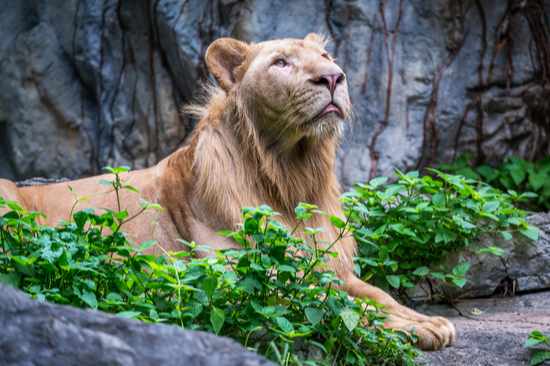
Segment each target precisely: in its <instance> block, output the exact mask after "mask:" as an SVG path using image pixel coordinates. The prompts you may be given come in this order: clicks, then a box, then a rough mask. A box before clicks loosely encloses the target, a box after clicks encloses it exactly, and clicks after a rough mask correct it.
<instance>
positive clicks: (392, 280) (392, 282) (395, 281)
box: [386, 275, 401, 288]
mask: <svg viewBox="0 0 550 366" xmlns="http://www.w3.org/2000/svg"><path fill="white" fill-rule="evenodd" d="M386 279H387V280H388V282H389V283H390V285H392V286H393V287H395V288H399V286H400V285H401V281H400V279H399V276H394V275H387V276H386Z"/></svg>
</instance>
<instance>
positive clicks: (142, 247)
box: [139, 240, 157, 249]
mask: <svg viewBox="0 0 550 366" xmlns="http://www.w3.org/2000/svg"><path fill="white" fill-rule="evenodd" d="M156 243H157V242H156V240H153V241H146V242H145V243H141V244H140V245H139V248H140V249H147V248H150V247H152V246H153V245H155V244H156Z"/></svg>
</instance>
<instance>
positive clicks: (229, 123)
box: [185, 34, 355, 268]
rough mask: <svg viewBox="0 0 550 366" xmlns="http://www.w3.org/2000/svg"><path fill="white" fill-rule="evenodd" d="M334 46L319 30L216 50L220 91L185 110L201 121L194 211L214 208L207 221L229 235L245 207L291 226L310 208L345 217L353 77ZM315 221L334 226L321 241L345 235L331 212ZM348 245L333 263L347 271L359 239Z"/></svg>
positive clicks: (217, 45) (230, 43)
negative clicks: (298, 211) (340, 146)
mask: <svg viewBox="0 0 550 366" xmlns="http://www.w3.org/2000/svg"><path fill="white" fill-rule="evenodd" d="M325 45H326V42H325V41H324V40H323V38H322V37H321V36H319V35H316V34H310V35H308V36H307V37H306V38H305V39H303V40H299V39H283V40H274V41H267V42H261V43H258V44H246V43H243V42H239V41H237V40H234V39H229V38H222V39H219V40H217V41H215V42H214V43H212V44H211V45H210V47H209V48H208V51H207V52H206V63H207V66H208V68H209V70H210V72H211V73H212V75H213V76H214V78H215V79H216V81H217V83H218V85H219V87H214V86H210V87H207V91H208V93H207V97H206V98H205V99H204V100H202V101H201V102H200V103H198V104H192V105H189V106H187V107H186V108H185V111H186V112H187V113H188V114H191V115H193V116H194V117H195V118H198V119H199V120H200V122H199V123H198V124H197V127H196V129H195V134H194V137H193V139H192V141H191V143H190V150H191V154H192V159H193V160H192V161H193V162H192V170H193V172H194V174H195V177H196V180H195V181H194V187H195V188H194V191H193V198H192V200H196V203H194V204H193V207H196V208H195V211H196V212H201V210H204V208H205V207H207V208H208V211H207V212H208V214H205V215H204V216H203V217H202V218H201V220H203V221H208V222H209V223H210V224H209V225H211V226H212V227H219V229H220V230H225V229H226V228H227V227H231V225H233V224H234V223H235V222H239V221H238V220H240V215H241V208H242V207H250V206H259V205H263V204H267V205H269V206H271V207H272V208H273V209H274V210H275V211H277V212H279V213H281V214H282V215H283V218H281V220H282V222H283V224H284V225H285V226H288V227H291V226H294V225H295V222H294V220H293V218H294V216H295V212H294V209H295V207H296V206H297V205H298V204H299V203H300V202H308V203H310V204H314V205H317V206H318V207H319V209H320V210H321V211H324V212H330V213H333V214H335V215H340V216H342V214H341V212H342V208H341V205H340V202H339V200H338V196H339V194H340V186H339V183H338V180H337V179H336V175H335V174H334V160H335V155H336V151H335V150H336V149H335V141H337V140H338V138H339V137H340V136H341V134H342V132H343V129H344V120H345V119H346V117H347V116H348V114H349V112H350V108H351V106H350V101H349V96H348V87H347V82H346V78H345V76H344V73H343V72H342V69H341V68H340V67H339V66H338V65H336V63H334V61H333V60H332V58H331V57H330V55H329V54H328V52H327V51H326V50H325ZM309 220H310V221H309V223H308V224H309V225H312V227H327V230H326V231H324V232H323V233H321V234H319V237H318V239H319V240H325V241H327V242H328V241H333V240H334V238H336V237H337V236H338V235H339V232H338V229H336V228H335V227H333V226H332V225H331V224H330V221H327V219H326V218H325V217H324V216H322V215H317V216H314V217H311V218H310V219H309ZM216 225H217V226H216ZM297 235H301V234H297ZM304 238H305V237H304ZM341 242H342V243H345V245H344V244H342V245H343V246H342V247H340V244H338V245H337V247H338V248H336V247H335V249H336V250H337V251H338V252H339V254H340V255H339V256H338V258H337V259H333V260H332V262H331V263H334V264H333V265H334V266H336V267H338V268H347V267H348V266H352V265H353V261H352V258H353V251H354V248H355V243H354V241H353V239H348V238H346V239H342V241H341ZM339 243H340V242H339Z"/></svg>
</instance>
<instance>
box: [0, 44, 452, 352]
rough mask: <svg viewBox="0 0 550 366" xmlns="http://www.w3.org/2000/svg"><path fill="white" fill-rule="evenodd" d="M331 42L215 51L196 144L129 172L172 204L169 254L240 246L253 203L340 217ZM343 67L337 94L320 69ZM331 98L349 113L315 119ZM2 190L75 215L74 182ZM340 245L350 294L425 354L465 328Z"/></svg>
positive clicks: (133, 201) (291, 218)
mask: <svg viewBox="0 0 550 366" xmlns="http://www.w3.org/2000/svg"><path fill="white" fill-rule="evenodd" d="M325 45H326V42H325V40H324V39H323V37H321V36H319V35H315V34H310V35H308V36H307V37H306V38H305V40H297V39H286V40H277V41H269V42H263V43H259V44H251V45H248V44H244V43H241V42H238V41H236V40H233V39H227V38H226V39H220V40H218V41H216V42H214V43H213V44H212V45H211V46H210V47H209V49H208V51H207V53H206V62H207V64H208V67H209V69H210V71H211V72H212V74H213V75H214V77H215V78H216V81H217V82H218V85H220V88H218V87H214V86H208V87H207V89H208V95H207V97H205V100H204V101H203V103H202V104H197V105H192V106H188V107H187V108H186V111H187V113H189V114H193V115H195V116H196V117H197V118H199V119H200V122H199V123H198V125H197V127H196V129H195V132H194V135H193V137H192V140H191V143H190V145H189V146H188V147H186V148H183V149H180V150H178V151H177V152H175V153H174V154H172V155H171V156H169V157H168V158H166V159H164V160H162V161H161V162H160V163H159V164H158V165H156V166H155V167H152V168H149V169H146V170H141V171H135V172H131V173H129V174H123V176H122V178H123V179H124V181H125V184H129V185H132V186H134V187H135V188H137V189H138V190H140V191H141V193H142V197H143V198H144V199H146V200H148V201H150V202H154V203H159V204H161V205H162V206H163V207H164V209H165V210H164V211H162V212H159V213H158V214H157V220H158V225H159V227H158V228H157V229H156V230H155V239H156V240H158V242H159V243H160V244H161V245H162V246H163V247H164V248H165V249H167V250H174V251H179V250H184V249H185V248H184V247H182V246H181V245H180V244H179V243H178V242H176V241H174V239H176V238H184V239H186V240H189V241H195V242H197V243H199V244H206V245H210V246H212V247H214V248H217V249H222V248H230V247H235V246H236V245H237V244H236V242H234V241H233V240H232V239H229V238H226V237H222V236H219V235H217V234H216V232H218V231H221V230H230V229H233V227H234V226H233V225H234V224H235V223H237V222H240V221H241V211H240V210H241V208H242V207H245V206H257V205H261V204H267V205H269V206H271V207H272V208H273V209H274V210H275V211H277V212H280V213H281V214H282V215H283V216H282V219H281V220H282V222H283V225H285V226H286V227H293V226H294V225H295V223H296V221H295V214H294V208H295V207H296V206H297V205H298V203H300V202H306V203H310V204H315V205H317V206H318V207H319V209H320V210H322V211H324V212H328V213H332V214H334V215H337V216H339V217H341V218H343V214H342V209H341V206H340V202H339V201H338V195H339V194H340V187H339V184H338V181H337V179H336V176H335V174H334V171H333V163H334V159H335V145H336V143H337V141H338V139H339V138H340V137H341V134H342V131H343V121H344V119H345V118H346V117H347V116H348V114H349V111H350V101H349V96H348V92H347V83H346V81H345V80H344V76H343V74H342V70H341V69H340V68H339V67H338V66H337V65H336V64H335V63H334V62H333V60H332V59H331V57H330V55H328V53H327V52H326V51H325V49H324V47H325ZM278 60H283V61H284V62H283V63H280V62H277V61H278ZM283 64H284V66H283ZM340 74H342V75H341V76H340V77H339V78H338V81H337V82H336V84H335V88H334V89H333V95H331V92H330V91H329V89H330V88H329V86H328V85H329V84H328V82H327V81H326V80H325V79H323V77H321V75H340ZM327 80H328V79H327ZM335 80H336V79H335ZM329 103H333V104H334V105H335V106H336V107H337V108H338V109H339V110H340V112H341V117H340V116H338V115H337V113H335V112H332V113H329V114H326V115H324V116H322V117H320V118H318V119H316V116H318V115H319V114H320V113H321V111H323V110H324V109H325V107H326V106H327V105H328V104H329ZM109 178H110V177H108V176H101V177H92V178H88V179H83V180H78V181H74V182H70V185H71V186H72V187H73V189H74V190H75V191H76V192H77V193H78V194H79V195H87V194H90V193H95V192H100V191H102V190H105V186H100V185H98V181H99V179H109ZM0 196H2V197H4V198H6V199H11V200H16V201H19V202H21V203H23V204H24V205H25V206H26V207H27V209H29V210H34V211H40V212H44V213H45V214H46V215H48V218H49V220H55V219H59V218H61V219H64V220H68V219H69V217H68V215H69V212H70V209H71V207H72V205H73V203H74V197H73V195H72V194H71V193H70V191H69V190H68V188H67V187H66V184H55V185H51V186H44V187H28V188H22V189H17V188H16V187H15V186H14V185H13V184H12V183H11V182H9V181H5V180H2V181H0ZM121 200H122V203H123V207H126V208H128V209H129V212H130V214H133V213H136V212H137V210H138V208H137V203H138V202H139V201H138V196H137V195H136V194H135V193H132V192H130V191H123V192H122V195H121ZM86 206H90V207H106V208H110V209H115V208H116V201H115V196H114V195H113V194H110V195H99V196H94V197H92V198H91V203H80V204H79V205H77V207H76V209H77V210H78V209H82V208H84V207H86ZM97 210H100V209H97ZM51 223H52V224H53V223H54V222H51ZM308 226H311V227H321V226H322V227H326V228H327V230H326V231H324V232H323V233H322V234H321V235H320V237H319V239H320V240H326V241H333V240H334V239H335V238H336V237H337V236H338V231H337V229H335V228H334V227H333V226H332V225H331V224H330V222H329V221H328V219H326V218H325V217H324V216H321V215H315V216H314V217H312V219H311V221H310V222H309V223H308ZM151 229H152V225H151V218H150V217H148V216H147V215H142V216H140V217H138V218H137V219H136V220H134V221H131V222H129V223H128V224H127V226H126V227H124V231H126V232H129V233H131V234H132V235H133V237H134V238H135V241H136V242H137V243H139V242H142V241H146V240H150V233H151ZM334 249H335V250H336V251H337V252H338V253H339V255H338V258H336V259H331V260H330V262H329V264H330V266H331V268H332V269H333V270H334V271H335V273H336V275H337V276H338V277H339V278H341V279H342V280H343V281H344V282H345V283H346V285H347V290H348V291H349V293H350V294H351V295H352V296H356V297H360V296H365V297H368V298H371V299H374V300H376V301H378V302H380V303H383V304H386V308H387V310H389V311H391V312H392V313H393V314H394V316H392V320H393V322H391V323H388V324H387V325H388V326H392V327H396V328H408V329H411V328H413V327H414V328H416V330H417V332H418V333H419V334H420V335H421V336H422V337H423V338H422V339H421V340H420V346H421V347H422V348H423V349H440V348H442V347H444V346H445V345H448V344H451V343H452V341H453V340H454V339H455V337H456V333H455V330H454V327H453V325H452V324H451V323H450V322H448V321H447V320H445V319H443V318H437V317H427V316H424V315H421V314H418V313H416V312H414V311H412V310H410V309H408V308H406V307H403V306H401V305H399V304H398V303H397V302H395V300H393V299H392V298H391V297H390V296H389V295H387V294H386V293H385V292H383V291H382V290H380V289H377V288H375V287H373V286H370V285H368V284H366V283H365V282H363V281H361V280H360V279H358V278H357V277H356V276H355V274H354V273H353V256H354V253H355V249H356V244H355V241H354V240H353V238H351V237H346V238H343V239H342V240H340V241H339V242H338V243H337V245H336V246H335V248H334Z"/></svg>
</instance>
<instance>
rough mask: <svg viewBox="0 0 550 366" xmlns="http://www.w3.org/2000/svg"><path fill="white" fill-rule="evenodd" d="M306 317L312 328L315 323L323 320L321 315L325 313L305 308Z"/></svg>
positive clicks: (321, 310)
mask: <svg viewBox="0 0 550 366" xmlns="http://www.w3.org/2000/svg"><path fill="white" fill-rule="evenodd" d="M305 313H306V317H307V320H309V322H310V323H311V325H312V326H316V325H317V323H319V322H320V321H321V319H323V315H324V314H325V311H324V310H323V309H317V308H310V307H309V308H306V311H305Z"/></svg>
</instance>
